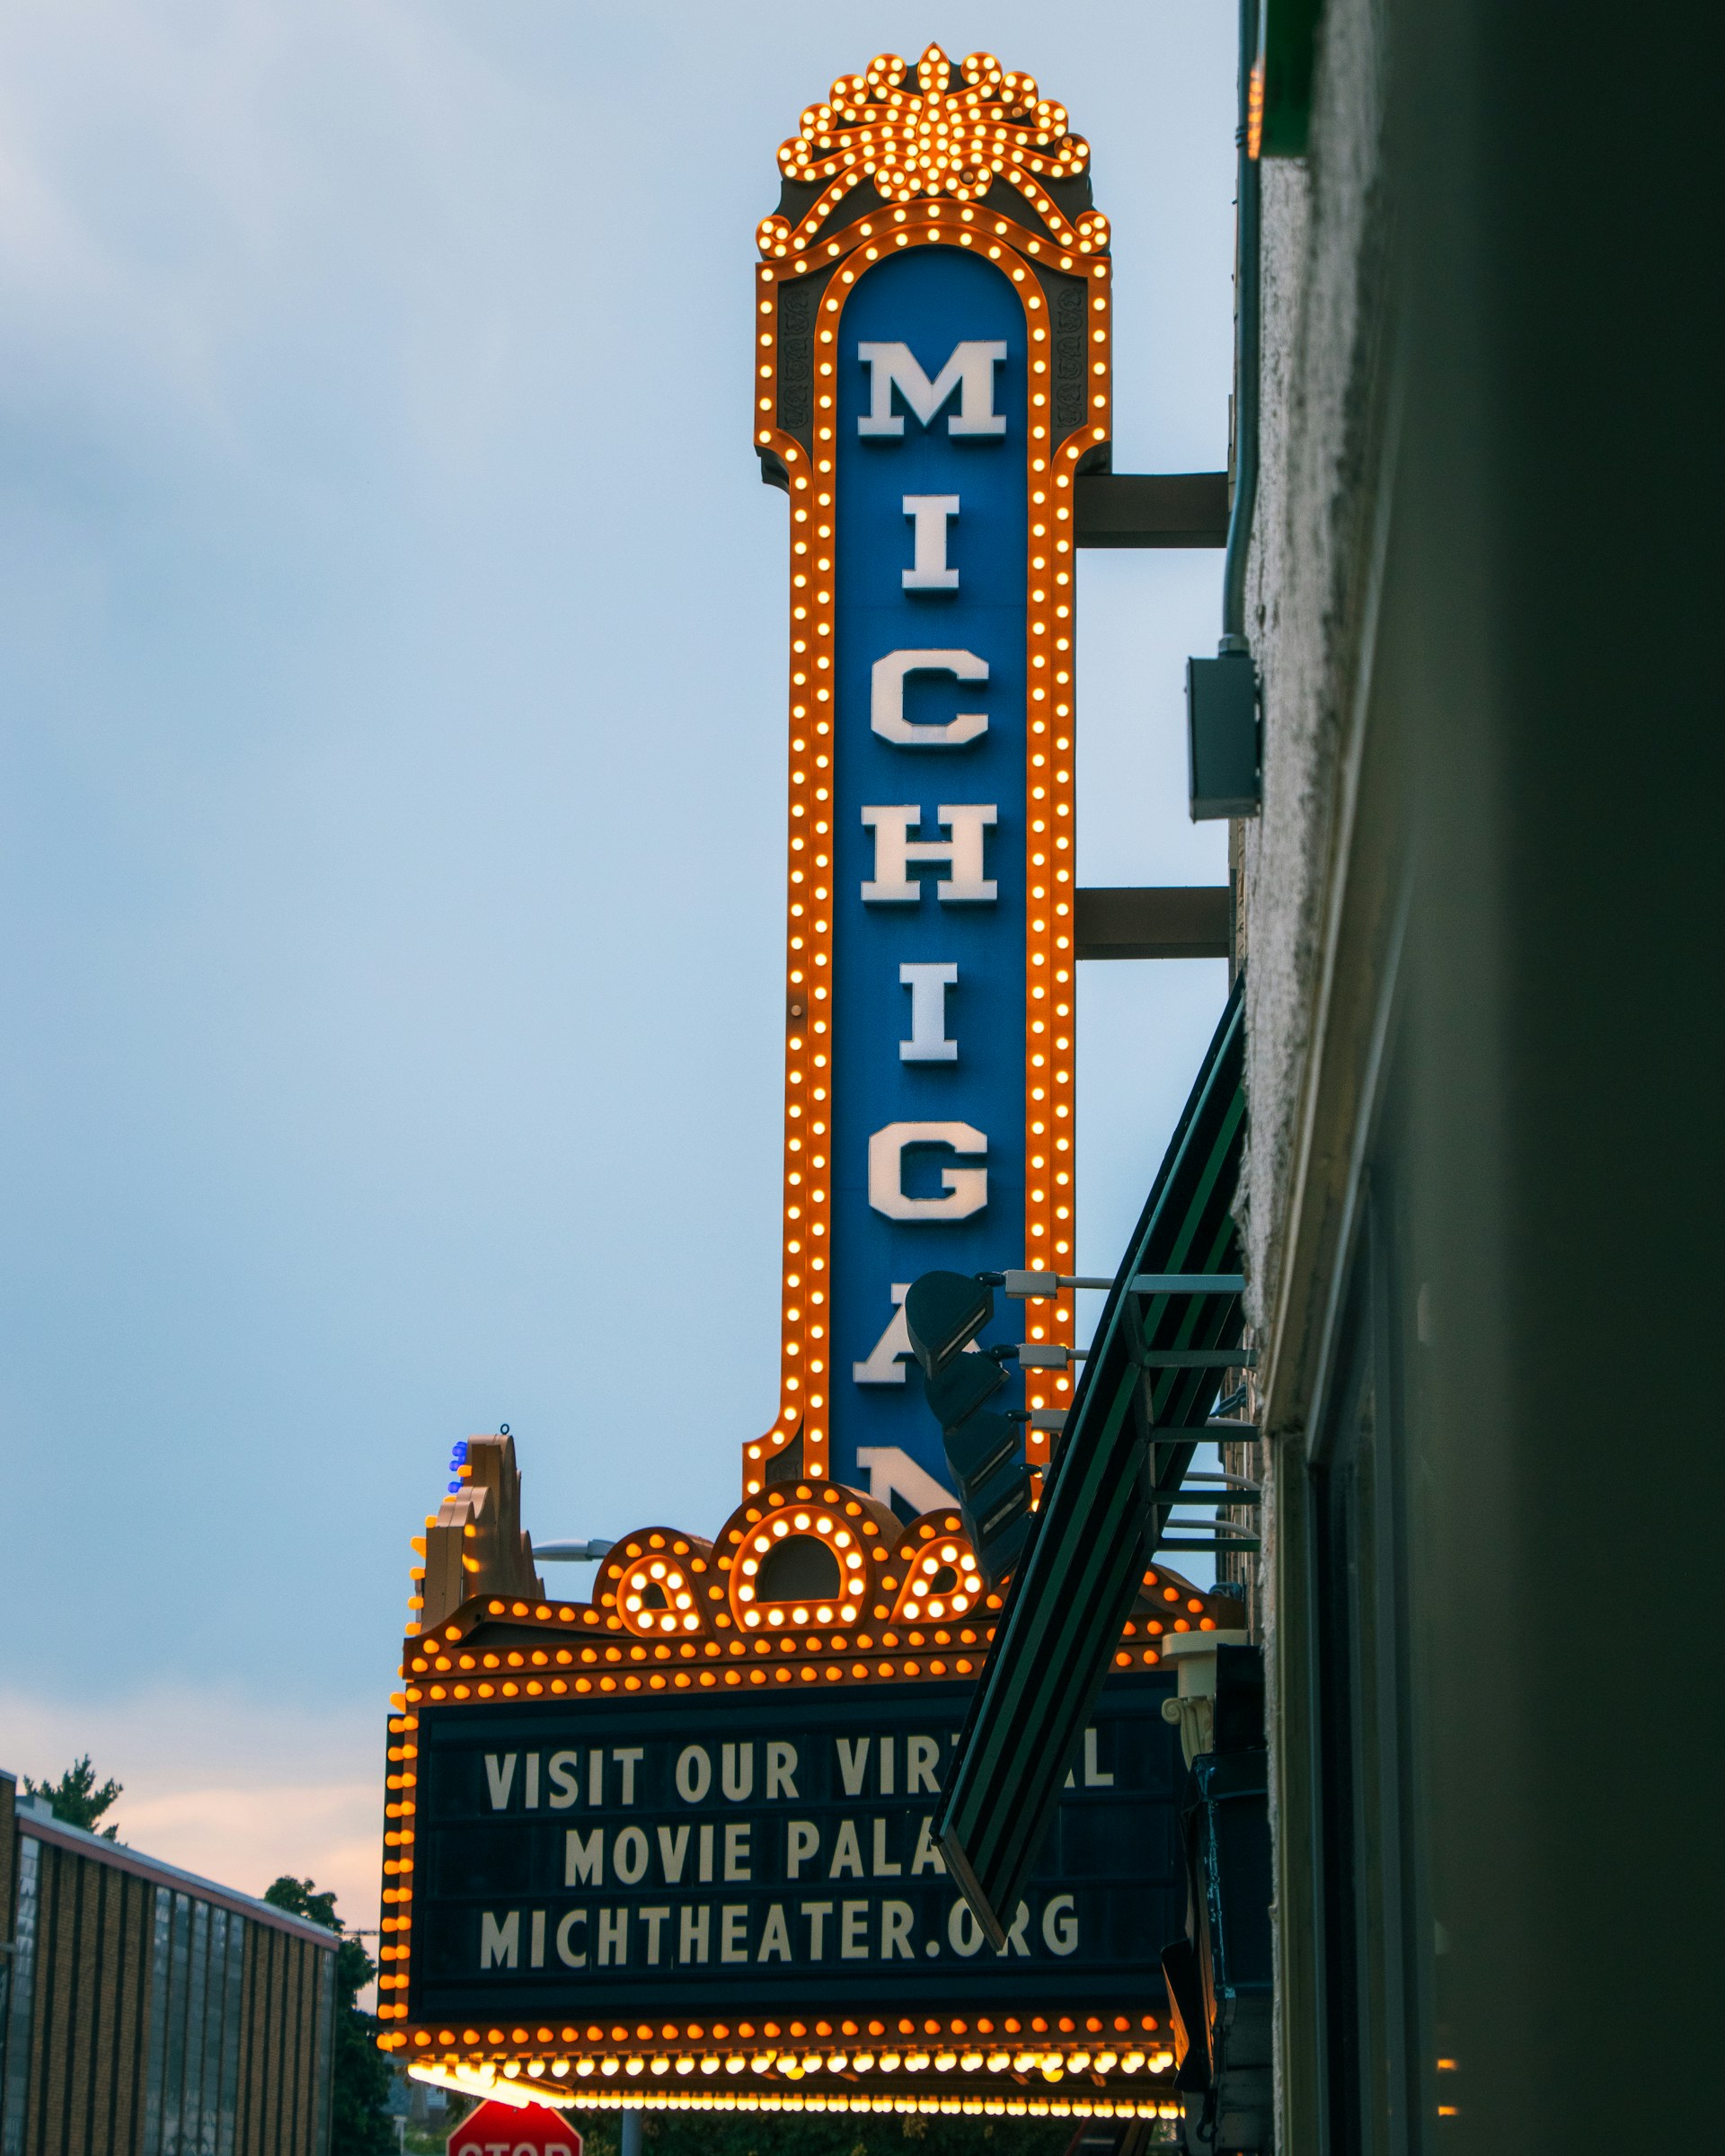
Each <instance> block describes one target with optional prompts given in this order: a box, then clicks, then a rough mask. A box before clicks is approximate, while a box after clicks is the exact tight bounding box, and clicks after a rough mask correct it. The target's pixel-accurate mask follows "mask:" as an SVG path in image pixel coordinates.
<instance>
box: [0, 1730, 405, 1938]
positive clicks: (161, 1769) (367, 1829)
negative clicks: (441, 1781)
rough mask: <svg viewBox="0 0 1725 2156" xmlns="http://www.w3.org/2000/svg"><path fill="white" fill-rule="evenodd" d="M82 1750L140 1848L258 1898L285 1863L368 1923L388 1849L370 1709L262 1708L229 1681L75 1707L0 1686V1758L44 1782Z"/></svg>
mask: <svg viewBox="0 0 1725 2156" xmlns="http://www.w3.org/2000/svg"><path fill="white" fill-rule="evenodd" d="M86 1752H87V1753H88V1754H90V1755H91V1758H92V1759H93V1761H94V1763H95V1768H96V1772H97V1775H98V1777H99V1778H102V1779H104V1780H105V1779H106V1778H107V1777H109V1776H110V1775H111V1776H112V1777H113V1778H114V1780H117V1781H119V1782H121V1783H123V1784H124V1794H123V1795H122V1797H121V1798H120V1799H119V1803H118V1805H116V1807H114V1811H113V1813H112V1815H111V1818H112V1820H113V1821H114V1823H115V1824H117V1825H119V1838H120V1840H121V1841H122V1842H127V1843H128V1844H129V1846H130V1847H132V1848H133V1849H136V1850H137V1851H138V1852H139V1854H140V1855H144V1856H150V1857H156V1858H159V1859H161V1860H162V1861H163V1862H164V1863H168V1864H177V1865H179V1866H180V1867H181V1869H183V1870H186V1871H195V1872H197V1873H199V1874H200V1875H201V1876H202V1877H203V1878H208V1879H214V1880H216V1881H217V1883H218V1884H219V1885H221V1886H230V1887H233V1888H234V1889H235V1890H237V1891H238V1892H239V1893H241V1894H251V1895H261V1894H262V1892H263V1890H264V1888H265V1887H266V1886H269V1884H270V1881H271V1880H272V1879H275V1878H279V1877H280V1876H281V1874H282V1873H283V1872H291V1873H293V1874H294V1876H295V1877H296V1878H311V1879H313V1880H314V1881H315V1882H316V1884H317V1885H318V1886H319V1887H320V1888H326V1889H332V1890H333V1892H334V1894H335V1897H336V1907H337V1909H338V1911H339V1913H340V1914H341V1918H342V1920H343V1922H346V1923H348V1924H349V1925H351V1926H355V1927H358V1928H362V1929H371V1928H374V1927H375V1926H376V1922H377V1908H378V1901H377V1895H378V1886H379V1884H380V1877H381V1866H382V1858H383V1846H382V1833H383V1762H382V1742H381V1731H380V1728H379V1726H378V1724H377V1722H376V1719H373V1718H371V1717H362V1716H358V1715H355V1714H351V1713H349V1714H346V1715H343V1714H340V1713H330V1714H323V1713H319V1714H310V1713H307V1712H305V1710H302V1709H293V1708H288V1709H278V1708H273V1707H263V1706H261V1705H259V1704H258V1702H256V1701H253V1700H252V1699H249V1698H247V1697H245V1696H243V1695H242V1694H239V1693H236V1692H227V1691H217V1690H209V1691H194V1690H191V1689H189V1688H184V1687H174V1688H151V1689H149V1690H147V1691H140V1692H135V1693H133V1694H132V1695H130V1696H129V1697H128V1698H124V1699H119V1700H113V1701H83V1702H80V1703H76V1704H75V1703H72V1702H70V1701H50V1700H46V1699H42V1698H40V1697H38V1696H36V1695H34V1694H31V1693H29V1692H19V1691H6V1692H0V1766H3V1767H4V1768H5V1769H6V1770H7V1771H9V1772H13V1773H17V1774H19V1775H21V1776H22V1775H23V1774H29V1775H30V1776H31V1778H32V1779H33V1780H37V1781H41V1780H52V1779H54V1778H56V1777H57V1776H58V1775H59V1774H60V1773H61V1772H62V1771H63V1770H64V1769H65V1768H66V1767H67V1766H69V1765H70V1764H71V1763H72V1761H73V1760H74V1759H75V1758H77V1757H79V1756H80V1755H81V1754H84V1753H86Z"/></svg>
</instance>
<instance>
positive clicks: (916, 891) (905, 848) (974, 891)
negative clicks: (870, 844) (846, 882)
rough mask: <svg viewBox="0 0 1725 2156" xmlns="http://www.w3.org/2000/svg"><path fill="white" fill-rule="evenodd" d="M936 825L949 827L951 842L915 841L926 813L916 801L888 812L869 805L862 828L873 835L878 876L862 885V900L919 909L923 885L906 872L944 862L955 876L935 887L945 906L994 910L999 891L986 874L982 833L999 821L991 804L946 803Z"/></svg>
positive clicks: (877, 904)
mask: <svg viewBox="0 0 1725 2156" xmlns="http://www.w3.org/2000/svg"><path fill="white" fill-rule="evenodd" d="M935 817H936V820H937V821H938V822H940V823H942V824H944V825H945V826H946V827H947V828H948V830H950V831H951V834H952V835H951V838H929V839H914V838H912V836H911V835H910V834H911V831H912V830H913V828H915V829H918V830H920V829H921V827H922V821H923V812H922V809H921V808H919V807H918V805H917V804H916V802H915V801H900V802H896V803H894V804H893V805H892V806H890V807H887V806H874V805H871V806H870V807H867V808H864V809H863V811H862V821H863V824H864V826H866V827H867V828H868V829H869V830H871V831H872V832H873V833H874V875H873V877H872V878H871V879H870V880H869V881H868V882H866V883H865V884H864V885H863V886H862V897H863V898H864V899H865V900H866V901H868V902H869V903H870V904H871V905H875V906H916V904H917V903H918V902H919V901H920V899H921V897H922V895H923V887H922V885H921V883H920V882H916V883H913V882H912V881H911V879H910V878H909V877H908V876H907V874H906V870H907V869H908V868H909V867H910V865H911V863H912V862H923V861H926V862H946V864H947V865H948V866H949V867H950V868H951V871H952V873H951V876H949V877H947V878H946V879H943V880H942V882H939V883H937V884H936V885H935V886H934V895H935V897H937V898H938V899H939V900H940V901H941V903H942V905H943V906H992V905H993V904H994V902H995V899H996V898H997V897H999V895H1000V894H999V889H998V887H997V886H996V885H995V883H994V882H993V881H992V880H991V879H988V878H986V877H985V876H984V874H983V872H982V870H983V833H984V832H985V831H986V829H987V828H988V826H990V825H991V824H994V823H995V822H997V821H998V820H999V810H998V808H996V807H995V803H994V802H992V801H942V803H941V805H940V807H939V808H937V809H936V810H935Z"/></svg>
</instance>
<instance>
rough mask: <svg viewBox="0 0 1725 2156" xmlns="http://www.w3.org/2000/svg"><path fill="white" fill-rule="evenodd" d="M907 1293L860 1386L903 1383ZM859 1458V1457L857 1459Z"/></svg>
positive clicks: (895, 1293) (900, 1285)
mask: <svg viewBox="0 0 1725 2156" xmlns="http://www.w3.org/2000/svg"><path fill="white" fill-rule="evenodd" d="M909 1292H910V1283H909V1281H908V1280H895V1281H894V1282H893V1284H892V1315H891V1317H890V1318H889V1320H888V1321H887V1330H885V1331H884V1332H883V1333H882V1334H881V1335H880V1339H878V1340H877V1341H876V1342H875V1343H874V1346H873V1347H871V1349H870V1350H869V1359H868V1361H867V1362H865V1363H853V1364H852V1365H851V1375H852V1377H853V1378H854V1380H855V1382H856V1383H858V1384H859V1385H902V1384H903V1383H904V1382H905V1365H904V1364H903V1363H902V1362H901V1361H900V1360H899V1357H900V1356H907V1355H908V1354H909V1353H910V1328H909V1327H908V1325H907V1324H906V1322H905V1297H906V1295H907V1294H908V1293H909ZM861 1457H862V1455H861V1454H858V1458H859V1459H860V1458H861ZM870 1495H871V1496H872V1495H873V1492H872V1491H871V1492H870ZM924 1509H926V1508H924ZM839 1741H840V1742H841V1743H843V1741H844V1740H843V1739H842V1738H841V1739H840V1740H839ZM866 1741H867V1740H866V1738H865V1739H864V1742H865V1743H866Z"/></svg>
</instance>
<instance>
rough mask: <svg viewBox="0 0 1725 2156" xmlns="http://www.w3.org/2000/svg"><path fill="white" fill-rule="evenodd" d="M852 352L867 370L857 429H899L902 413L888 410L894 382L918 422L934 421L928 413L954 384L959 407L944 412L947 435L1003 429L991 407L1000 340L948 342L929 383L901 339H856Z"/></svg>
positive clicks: (883, 432) (877, 432)
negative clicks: (864, 407)
mask: <svg viewBox="0 0 1725 2156" xmlns="http://www.w3.org/2000/svg"><path fill="white" fill-rule="evenodd" d="M856 356H857V358H859V359H860V360H861V361H862V364H863V366H864V367H867V368H868V370H869V400H870V401H869V409H868V411H865V412H863V413H862V414H861V415H860V416H859V418H858V420H857V422H856V431H857V432H858V433H859V434H862V435H902V434H903V433H904V431H905V420H904V414H903V413H902V412H898V411H894V410H893V409H892V393H893V390H894V388H895V387H896V388H897V389H898V393H899V395H900V396H901V397H903V399H904V400H905V402H906V403H907V404H908V405H909V407H910V409H911V410H912V411H914V412H915V413H916V417H917V419H918V420H920V421H921V422H922V424H923V425H924V427H932V426H933V424H934V415H935V414H936V413H937V412H938V411H940V409H941V407H942V404H944V403H945V402H946V401H947V400H948V398H949V397H951V394H952V392H953V391H954V390H955V389H956V390H957V391H958V393H959V409H958V410H957V411H955V412H952V413H950V414H949V415H948V418H947V422H946V431H947V432H948V433H949V434H959V435H964V434H969V435H1001V434H1004V433H1005V431H1006V422H1005V420H1004V419H1003V418H1002V417H1001V416H1000V415H999V414H998V413H997V412H996V411H995V367H1002V366H1004V364H1005V360H1006V347H1005V346H1004V344H983V343H975V342H966V343H964V344H958V345H954V347H953V348H952V357H951V358H950V359H949V360H948V361H947V363H946V365H945V366H944V367H942V369H941V371H940V373H939V374H938V375H936V376H935V377H934V379H933V381H932V382H931V381H930V380H929V378H928V376H926V375H925V374H924V372H923V370H922V368H921V367H920V366H919V365H918V364H917V362H916V359H915V358H913V357H912V354H911V349H910V347H909V346H908V345H907V344H859V345H858V346H857V348H856Z"/></svg>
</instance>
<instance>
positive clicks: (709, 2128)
mask: <svg viewBox="0 0 1725 2156" xmlns="http://www.w3.org/2000/svg"><path fill="white" fill-rule="evenodd" d="M568 2116H569V2117H571V2119H572V2120H573V2121H574V2122H575V2124H576V2125H579V2128H580V2130H581V2137H582V2140H583V2142H584V2143H585V2144H586V2156H617V2115H616V2113H615V2111H597V2112H591V2111H590V2112H579V2111H571V2112H570V2113H569V2114H568ZM1074 2132H1075V2125H1074V2122H1073V2121H1072V2120H1071V2119H1069V2118H946V2117H942V2116H940V2115H939V2114H938V2113H937V2114H935V2115H933V2116H929V2115H927V2114H925V2113H922V2112H911V2113H905V2114H899V2113H891V2114H887V2115H882V2114H880V2113H876V2112H866V2113H864V2112H843V2111H826V2112H818V2111H801V2112H799V2111H789V2112H785V2111H780V2112H774V2111H649V2112H648V2113H646V2115H645V2116H643V2118H642V2119H641V2142H642V2156H648V2152H650V2156H1063V2152H1065V2150H1066V2148H1067V2147H1068V2146H1069V2145H1070V2143H1071V2141H1072V2137H1073V2134H1074Z"/></svg>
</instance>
